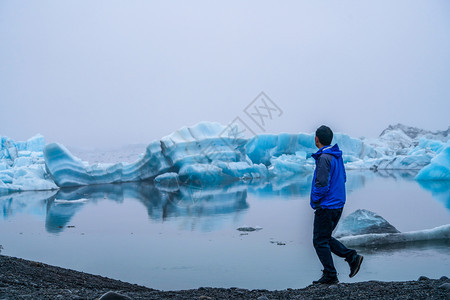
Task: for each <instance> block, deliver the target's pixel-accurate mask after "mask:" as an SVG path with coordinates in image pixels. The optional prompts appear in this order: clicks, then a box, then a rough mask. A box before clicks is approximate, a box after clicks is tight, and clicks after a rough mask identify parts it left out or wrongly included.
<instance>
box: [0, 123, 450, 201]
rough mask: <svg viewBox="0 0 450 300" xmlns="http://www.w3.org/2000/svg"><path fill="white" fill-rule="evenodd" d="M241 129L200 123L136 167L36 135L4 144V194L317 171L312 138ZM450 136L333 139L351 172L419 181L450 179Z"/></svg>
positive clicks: (162, 143)
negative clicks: (92, 157)
mask: <svg viewBox="0 0 450 300" xmlns="http://www.w3.org/2000/svg"><path fill="white" fill-rule="evenodd" d="M241 134H242V130H241V129H240V128H239V127H238V126H237V125H236V124H233V125H230V126H224V125H221V124H219V123H211V122H201V123H198V124H197V125H194V126H191V127H183V128H181V129H179V130H177V131H175V132H173V133H172V134H170V135H168V136H166V137H163V138H162V139H161V140H157V141H153V142H151V143H150V144H149V145H148V146H147V147H146V150H145V152H144V153H143V154H142V155H141V156H140V158H139V159H137V160H136V161H134V162H117V163H96V164H89V163H87V162H84V161H82V160H81V159H79V158H78V157H76V156H74V155H73V154H72V153H70V151H69V150H68V149H67V148H66V147H64V146H63V145H61V144H59V143H51V144H47V145H45V142H44V139H43V137H42V136H40V135H37V136H35V137H33V138H31V139H30V140H28V141H25V142H14V141H13V140H11V139H9V138H6V137H1V140H0V141H1V144H0V145H1V148H0V193H2V192H9V191H20V190H49V189H57V188H59V187H70V186H82V185H92V184H105V183H117V182H134V181H146V180H151V181H154V182H155V183H156V184H157V185H158V186H159V187H161V188H165V189H170V190H173V189H176V188H178V186H179V185H180V184H186V183H187V184H194V185H200V186H207V185H223V184H228V183H230V182H234V181H243V182H250V181H267V180H274V178H278V179H277V180H278V181H279V180H287V179H288V178H291V177H296V176H298V175H299V174H303V175H306V174H310V173H312V171H313V170H314V164H315V162H314V160H313V159H312V158H311V154H312V153H313V152H315V151H316V148H315V145H314V134H308V133H298V134H287V133H281V134H261V135H256V136H254V137H252V138H249V139H247V138H244V137H243V136H242V135H241ZM448 140H449V130H446V131H438V132H429V131H424V130H420V129H417V128H414V127H407V126H404V125H394V126H389V127H388V128H387V129H386V130H384V131H383V132H382V134H381V135H380V136H379V137H378V138H376V139H366V138H359V139H358V138H353V137H350V136H348V135H346V134H341V133H336V134H335V136H334V139H333V143H338V144H339V146H340V148H341V149H342V150H343V152H344V155H343V159H344V163H345V165H346V168H347V169H348V170H352V169H356V170H358V169H371V170H374V171H378V172H381V171H383V170H404V171H415V172H418V171H419V170H421V171H420V173H419V174H418V175H417V180H436V179H439V180H449V179H450V177H449V176H450V172H449V165H450V164H449V151H450V150H449V149H448V148H449V146H448V145H449V142H448Z"/></svg>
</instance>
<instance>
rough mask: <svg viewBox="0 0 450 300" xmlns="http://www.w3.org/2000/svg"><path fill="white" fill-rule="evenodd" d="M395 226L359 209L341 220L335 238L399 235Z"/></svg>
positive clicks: (372, 213)
mask: <svg viewBox="0 0 450 300" xmlns="http://www.w3.org/2000/svg"><path fill="white" fill-rule="evenodd" d="M399 232H400V231H398V230H397V229H396V228H395V227H394V226H392V225H391V224H390V223H389V222H388V221H386V220H385V219H384V218H383V217H381V216H380V215H378V214H376V213H374V212H371V211H369V210H365V209H358V210H356V211H354V212H353V213H351V214H350V215H348V216H347V217H346V218H344V219H343V220H341V221H340V222H339V224H338V227H337V229H336V233H335V237H338V238H339V237H343V236H349V235H360V234H368V233H399Z"/></svg>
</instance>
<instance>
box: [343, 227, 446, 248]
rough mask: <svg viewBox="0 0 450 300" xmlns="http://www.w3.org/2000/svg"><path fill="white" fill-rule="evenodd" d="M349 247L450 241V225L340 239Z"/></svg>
mask: <svg viewBox="0 0 450 300" xmlns="http://www.w3.org/2000/svg"><path fill="white" fill-rule="evenodd" d="M339 240H340V241H341V242H342V243H343V244H345V245H346V246H347V247H358V246H359V247H368V246H374V245H387V244H396V243H408V242H421V241H435V240H445V241H449V240H450V224H447V225H442V226H439V227H436V228H433V229H425V230H418V231H410V232H404V233H378V234H377V233H371V234H362V235H354V236H345V237H341V238H340V239H339Z"/></svg>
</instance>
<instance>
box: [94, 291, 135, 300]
mask: <svg viewBox="0 0 450 300" xmlns="http://www.w3.org/2000/svg"><path fill="white" fill-rule="evenodd" d="M98 300H131V298H130V297H128V296H124V295H121V294H118V293H116V292H111V291H110V292H107V293H105V294H103V295H102V296H101V297H100V298H99V299H98Z"/></svg>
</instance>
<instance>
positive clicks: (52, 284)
mask: <svg viewBox="0 0 450 300" xmlns="http://www.w3.org/2000/svg"><path fill="white" fill-rule="evenodd" d="M109 291H113V292H115V293H118V294H120V295H123V296H125V297H124V298H122V299H128V298H126V297H129V298H131V299H259V300H264V299H450V280H449V279H448V278H447V277H445V276H443V277H441V278H440V279H429V278H426V277H421V278H419V279H418V280H417V281H406V282H381V281H367V282H358V283H341V284H338V285H332V286H326V285H315V286H308V287H306V288H303V289H287V290H281V291H268V290H246V289H239V288H229V289H225V288H206V287H205V288H199V289H193V290H183V291H159V290H154V289H151V288H147V287H143V286H139V285H136V284H130V283H126V282H122V281H119V280H113V279H109V278H106V277H102V276H96V275H91V274H86V273H82V272H77V271H73V270H69V269H63V268H59V267H54V266H50V265H46V264H43V263H39V262H34V261H29V260H24V259H20V258H14V257H9V256H4V255H0V300H3V299H98V298H100V297H101V296H102V295H104V294H105V293H107V292H109ZM103 298H107V297H103ZM110 299H119V298H110Z"/></svg>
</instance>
